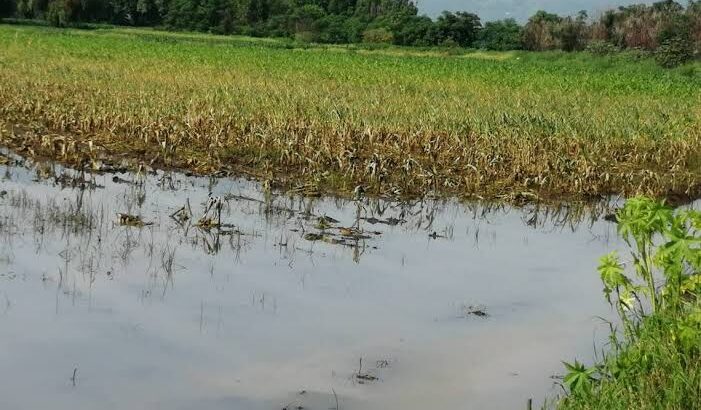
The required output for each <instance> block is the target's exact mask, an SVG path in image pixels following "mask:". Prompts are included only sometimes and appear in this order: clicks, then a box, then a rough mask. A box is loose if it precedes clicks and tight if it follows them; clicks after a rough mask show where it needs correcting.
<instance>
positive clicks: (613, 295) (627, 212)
mask: <svg viewBox="0 0 701 410" xmlns="http://www.w3.org/2000/svg"><path fill="white" fill-rule="evenodd" d="M618 219H619V222H618V224H619V229H618V230H619V233H620V234H621V235H622V236H623V238H624V239H625V240H626V241H627V242H628V243H629V245H630V246H631V248H632V252H631V255H630V256H631V258H632V263H623V262H621V261H620V260H619V258H618V256H617V255H616V254H615V253H614V254H610V255H607V256H606V257H604V258H602V259H601V264H600V266H599V272H600V274H601V277H602V281H603V282H604V293H605V295H606V297H607V299H608V300H609V302H610V303H611V305H612V306H614V307H615V308H616V310H617V311H618V312H619V316H620V318H621V327H622V329H621V330H620V331H618V332H617V331H615V330H612V333H611V337H610V342H611V343H610V344H609V348H610V351H609V352H608V353H606V354H605V355H604V357H603V360H602V361H601V363H599V364H598V365H595V366H593V367H591V368H587V367H585V366H584V365H582V364H580V363H577V362H575V363H574V364H566V367H567V368H568V370H569V374H568V375H567V376H566V377H565V379H564V383H565V385H566V386H567V388H568V390H569V395H568V396H566V397H564V398H563V399H562V400H561V401H560V402H559V403H558V408H560V409H563V410H575V409H576V410H584V409H592V410H593V409H606V410H613V409H621V410H624V409H650V410H653V409H679V410H682V409H683V410H695V409H701V212H699V211H693V210H691V211H690V210H678V211H675V212H673V211H672V210H671V209H670V208H668V207H666V206H664V205H661V204H658V203H655V202H654V201H651V200H649V199H644V198H635V199H632V200H630V201H629V202H628V203H627V204H626V205H625V207H624V208H623V210H621V211H619V212H618ZM626 265H628V266H626ZM661 279H663V280H661Z"/></svg>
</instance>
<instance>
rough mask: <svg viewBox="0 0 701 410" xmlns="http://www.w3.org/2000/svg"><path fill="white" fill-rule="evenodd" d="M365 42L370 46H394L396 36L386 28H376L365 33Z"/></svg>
mask: <svg viewBox="0 0 701 410" xmlns="http://www.w3.org/2000/svg"><path fill="white" fill-rule="evenodd" d="M363 42H364V43H370V44H392V42H394V34H392V32H391V31H389V30H387V29H385V28H374V29H369V30H365V31H364V32H363Z"/></svg>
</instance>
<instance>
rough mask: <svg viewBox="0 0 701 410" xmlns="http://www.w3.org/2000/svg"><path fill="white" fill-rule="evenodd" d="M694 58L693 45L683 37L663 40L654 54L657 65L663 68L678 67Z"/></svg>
mask: <svg viewBox="0 0 701 410" xmlns="http://www.w3.org/2000/svg"><path fill="white" fill-rule="evenodd" d="M693 58H694V45H693V44H692V43H691V41H689V40H688V39H685V38H683V37H674V38H671V39H669V40H665V41H664V42H663V43H662V45H661V46H660V47H659V48H658V49H657V51H656V52H655V60H656V61H657V64H659V65H661V66H662V67H665V68H674V67H678V66H680V65H682V64H684V63H688V62H689V61H691V60H692V59H693Z"/></svg>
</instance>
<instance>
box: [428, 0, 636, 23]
mask: <svg viewBox="0 0 701 410" xmlns="http://www.w3.org/2000/svg"><path fill="white" fill-rule="evenodd" d="M633 3H645V1H644V0H638V1H631V0H627V1H626V0H419V10H420V13H422V14H428V15H429V16H432V17H435V16H437V15H438V14H440V12H441V11H443V10H454V11H459V10H465V11H470V12H473V13H477V15H479V16H480V17H481V18H482V21H490V20H499V19H503V18H509V17H512V18H515V19H516V20H519V21H521V22H524V21H526V20H528V17H530V16H532V15H533V14H535V12H536V11H538V10H545V11H549V12H551V13H558V14H561V15H570V14H575V13H577V12H578V11H579V10H587V11H588V12H589V15H590V16H596V15H597V13H601V12H602V11H604V10H606V9H610V8H615V7H617V6H620V5H628V4H633Z"/></svg>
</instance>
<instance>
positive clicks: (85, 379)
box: [0, 168, 618, 410]
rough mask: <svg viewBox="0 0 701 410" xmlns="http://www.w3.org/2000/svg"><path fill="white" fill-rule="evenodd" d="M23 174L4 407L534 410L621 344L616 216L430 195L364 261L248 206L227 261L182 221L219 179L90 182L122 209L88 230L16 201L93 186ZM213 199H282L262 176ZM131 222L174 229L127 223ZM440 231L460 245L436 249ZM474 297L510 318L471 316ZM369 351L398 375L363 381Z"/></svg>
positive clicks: (371, 364)
mask: <svg viewBox="0 0 701 410" xmlns="http://www.w3.org/2000/svg"><path fill="white" fill-rule="evenodd" d="M8 172H9V174H10V175H9V177H10V178H9V179H5V180H2V182H1V183H0V190H6V191H8V193H7V195H5V196H4V197H3V198H2V199H0V217H1V219H0V220H1V221H4V222H3V225H4V226H3V229H0V231H3V232H2V235H0V238H2V241H3V250H2V251H0V272H5V275H4V276H0V363H1V364H2V369H3V372H2V373H0V408H7V409H37V408H49V407H51V408H53V409H56V410H62V409H92V408H101V409H112V408H114V409H117V408H120V409H121V408H130V409H142V408H143V409H151V408H176V409H179V408H182V409H189V408H201V409H224V408H226V409H231V408H234V409H279V408H282V406H284V405H286V404H288V403H293V404H294V403H299V404H302V405H304V407H305V408H307V409H315V408H318V409H328V408H329V407H331V408H332V407H334V406H335V398H334V395H333V393H332V389H333V391H334V392H335V393H336V394H337V395H338V398H339V400H340V402H341V408H343V409H354V408H356V409H424V408H427V407H429V406H432V407H433V408H475V409H477V408H513V407H516V408H518V407H520V406H523V405H525V402H526V400H527V399H528V398H529V397H535V398H536V399H540V398H542V397H544V396H545V395H546V394H548V393H552V392H555V391H557V390H556V389H553V388H552V385H553V380H551V379H550V376H551V375H553V374H555V373H557V372H559V371H561V368H562V366H561V362H560V361H561V360H571V359H573V358H574V357H575V356H577V357H578V358H580V359H584V360H590V358H591V357H592V355H593V347H592V346H593V341H594V339H600V338H601V337H603V336H604V335H605V328H604V327H603V326H601V325H600V323H599V322H598V320H597V319H595V318H594V317H595V316H596V315H603V316H610V312H609V309H608V306H606V305H605V303H604V301H603V298H602V295H601V285H600V283H599V279H598V275H597V274H596V273H595V268H596V264H597V259H598V257H599V256H600V255H601V254H603V253H605V252H608V251H609V250H611V249H613V248H615V247H616V246H618V242H617V240H616V239H615V229H614V227H613V226H612V225H611V224H608V223H606V222H595V223H593V224H589V223H582V224H580V225H579V227H578V229H576V230H574V231H573V230H572V229H570V228H569V227H558V226H553V224H552V223H549V222H548V221H543V224H542V225H539V226H537V227H529V226H527V225H526V223H524V221H525V220H527V219H529V216H528V215H526V214H525V213H524V211H519V210H512V211H504V210H501V211H494V212H491V213H487V215H486V216H485V217H484V218H481V217H475V215H474V214H473V211H470V210H469V209H467V208H466V207H464V206H461V205H457V204H455V203H446V204H440V203H435V204H431V203H426V204H424V205H423V207H424V209H423V211H421V210H420V208H421V205H416V206H414V207H413V208H411V209H410V210H407V211H406V213H405V215H404V219H406V220H407V222H406V223H405V224H402V225H399V226H389V225H382V224H376V225H369V224H367V222H365V223H364V224H363V225H362V226H363V228H364V229H366V230H376V231H380V232H382V235H379V236H374V235H373V238H371V239H369V240H366V241H365V245H366V246H365V249H364V250H363V249H362V248H361V247H359V248H358V249H353V248H351V247H343V246H339V245H331V244H327V243H322V242H309V241H306V240H304V239H303V235H304V232H309V231H314V229H313V225H314V220H304V219H303V218H302V217H301V216H300V215H301V214H300V213H296V214H295V215H294V216H292V217H291V218H288V216H287V215H288V214H287V213H285V212H282V213H274V214H271V215H268V216H267V217H264V216H263V215H261V214H260V210H261V209H262V205H261V204H259V203H257V202H252V201H244V200H238V201H237V200H231V201H229V202H228V205H227V206H226V207H225V210H224V215H223V218H222V219H223V221H225V222H227V223H232V224H234V225H235V226H236V227H237V228H238V229H239V230H240V231H241V232H243V233H245V234H246V235H243V236H240V237H239V236H238V235H233V236H226V237H220V238H219V243H220V244H221V247H220V249H219V251H218V252H216V253H214V252H210V253H207V252H206V250H207V249H208V248H207V246H209V250H210V251H211V247H212V244H214V243H216V242H217V238H216V235H213V234H212V233H210V234H207V233H204V232H202V231H200V230H198V229H197V228H192V227H191V228H189V229H186V228H184V227H180V226H179V225H178V224H177V223H176V222H175V221H173V220H172V219H170V218H169V217H168V215H170V214H171V213H172V212H173V211H175V210H177V209H178V208H179V207H180V206H182V205H184V204H185V202H186V199H189V201H190V204H191V207H192V208H193V212H194V213H195V214H196V215H197V214H198V213H199V212H201V208H202V203H203V202H204V201H205V200H206V198H207V193H208V180H207V179H188V178H185V177H183V176H180V175H176V176H175V186H176V187H178V188H179V189H178V190H170V189H168V187H167V185H168V184H167V183H166V184H163V187H161V186H159V183H158V179H159V177H149V179H148V180H147V183H146V185H145V189H144V190H143V191H139V190H138V189H137V188H135V187H133V186H131V185H127V184H117V183H113V182H112V176H111V175H105V176H98V177H97V182H98V184H100V185H104V186H105V188H104V189H96V190H94V191H85V192H84V194H83V198H82V201H83V204H82V207H83V210H84V212H86V213H92V214H94V215H98V216H99V215H104V218H103V219H100V218H99V217H98V218H97V222H96V224H97V227H96V229H93V230H91V231H90V232H89V233H88V232H82V233H77V234H76V233H72V234H69V233H67V232H65V231H64V229H63V228H61V227H60V226H56V223H44V224H40V223H37V222H36V221H37V219H36V217H37V215H35V214H36V212H35V209H34V208H33V207H31V206H29V207H28V206H26V204H25V206H20V205H18V204H17V203H16V202H17V201H15V203H13V199H12V198H15V199H16V198H20V197H22V196H24V197H25V198H31V199H33V200H34V201H36V200H39V202H40V203H41V204H42V206H43V208H42V209H47V206H48V204H49V203H51V202H53V203H55V204H57V208H61V209H67V208H68V207H69V206H76V202H77V200H76V198H77V197H78V192H77V191H76V190H72V189H68V188H66V189H61V188H60V187H56V186H53V185H52V184H50V183H48V182H42V183H35V182H31V180H32V178H33V176H34V174H33V173H28V172H27V171H25V170H24V169H20V168H13V169H11V170H9V171H8ZM2 173H5V170H4V169H0V174H2ZM124 177H126V178H129V177H128V176H124ZM161 177H162V174H161ZM161 179H162V178H161ZM213 190H214V193H215V194H216V195H224V194H226V193H232V194H235V195H245V196H250V197H255V198H262V196H261V194H260V193H258V192H257V191H256V187H255V185H254V184H251V183H248V182H244V181H232V180H221V181H219V182H218V183H217V184H216V185H215V186H214V187H213ZM23 192H24V193H23ZM143 193H145V198H144V197H143V196H142V197H141V199H142V200H143V204H142V205H141V206H139V205H138V198H139V197H140V194H141V195H143ZM275 203H276V204H277V205H278V206H285V207H288V208H293V209H295V210H300V209H305V208H308V209H310V210H311V211H312V212H313V213H314V214H315V215H323V214H327V215H329V216H332V217H334V218H336V219H339V220H340V221H341V225H343V226H349V225H351V224H352V223H353V221H354V219H355V215H356V210H357V209H356V205H355V204H354V203H352V202H350V203H343V202H340V201H333V200H316V201H314V202H313V203H312V205H309V204H308V203H305V204H300V202H299V199H297V200H287V199H280V198H278V199H277V200H276V202H275ZM474 207H476V206H472V208H474ZM434 208H435V212H433V225H432V226H431V227H428V228H427V227H426V223H427V219H429V218H427V215H431V214H432V213H431V212H430V210H431V209H434ZM477 208H478V209H479V207H477ZM372 209H373V207H372V206H371V205H369V204H366V205H365V211H363V215H365V212H372V211H371V210H372ZM126 211H129V212H131V213H135V214H140V215H142V216H143V219H144V220H145V221H151V222H154V225H153V226H149V227H144V228H141V229H135V228H127V227H121V226H115V224H114V219H115V218H114V215H115V213H116V212H126ZM399 212H400V211H399V210H398V209H388V210H387V211H386V212H385V213H384V214H383V215H376V214H375V215H374V216H377V217H378V218H388V217H397V216H399ZM412 212H416V213H417V214H416V215H411V213H412ZM478 213H479V212H478ZM419 221H420V222H421V227H420V228H417V227H416V225H417V224H418V223H419ZM41 225H44V228H43V229H44V233H43V234H41V233H40V232H39V231H37V230H36V228H35V227H36V226H41ZM10 227H11V228H10ZM13 230H14V231H16V233H15V234H14V235H10V234H8V233H7V232H8V231H13ZM433 231H435V232H437V234H439V235H445V236H447V238H438V239H435V240H434V239H430V238H429V237H428V234H429V233H430V232H433ZM281 243H283V244H286V246H281V245H280V244H281ZM207 244H209V245H207ZM360 245H362V243H361V244H360ZM373 247H376V249H373ZM171 252H172V253H173V255H174V259H173V269H172V273H171V274H170V275H168V273H167V269H166V267H165V266H164V265H166V266H167V259H168V256H169V255H170V254H171ZM354 254H355V256H356V257H355V258H354ZM354 259H355V260H354ZM66 260H68V261H66ZM108 272H109V274H108ZM470 305H479V306H483V307H484V308H485V309H486V310H487V312H488V314H489V315H490V316H489V317H488V318H478V317H474V316H469V317H461V316H462V313H463V312H464V308H465V307H467V306H470ZM596 332H598V333H596ZM361 357H362V358H363V360H364V369H363V372H368V373H370V374H372V375H375V376H377V377H379V378H380V380H379V381H378V382H374V383H366V384H359V383H357V380H355V379H354V378H353V374H354V372H357V370H358V366H359V363H358V361H359V358H361ZM383 361H386V362H387V363H385V362H383ZM378 363H380V364H382V365H381V366H379V368H378ZM75 367H77V368H78V371H77V386H76V387H73V386H72V382H71V380H70V377H71V374H72V372H73V369H74V368H75ZM302 390H304V391H306V393H305V394H302V395H299V394H297V393H298V392H299V391H302Z"/></svg>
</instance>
